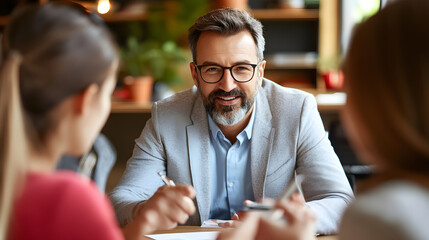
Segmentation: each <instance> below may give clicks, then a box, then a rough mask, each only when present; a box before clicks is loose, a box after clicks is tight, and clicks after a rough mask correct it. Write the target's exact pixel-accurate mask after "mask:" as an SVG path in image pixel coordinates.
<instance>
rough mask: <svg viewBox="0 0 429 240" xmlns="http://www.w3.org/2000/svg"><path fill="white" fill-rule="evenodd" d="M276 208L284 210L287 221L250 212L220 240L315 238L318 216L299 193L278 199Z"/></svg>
mask: <svg viewBox="0 0 429 240" xmlns="http://www.w3.org/2000/svg"><path fill="white" fill-rule="evenodd" d="M275 208H277V209H280V210H282V211H283V217H284V218H285V219H286V222H283V221H276V222H274V221H272V220H269V219H266V218H264V217H262V215H260V214H258V213H257V212H252V211H250V212H248V213H247V216H245V217H243V218H242V221H240V222H238V223H236V228H235V229H230V230H224V231H222V232H221V233H220V234H219V236H218V238H217V239H218V240H224V239H229V240H235V239H236V240H239V239H257V240H259V239H270V240H277V239H278V240H285V239H289V240H309V239H314V235H315V225H316V217H315V216H314V214H313V213H312V212H311V210H310V208H308V207H307V206H306V205H305V202H304V199H303V198H302V196H301V195H299V194H294V195H293V196H291V198H290V199H288V200H284V201H278V202H276V203H275Z"/></svg>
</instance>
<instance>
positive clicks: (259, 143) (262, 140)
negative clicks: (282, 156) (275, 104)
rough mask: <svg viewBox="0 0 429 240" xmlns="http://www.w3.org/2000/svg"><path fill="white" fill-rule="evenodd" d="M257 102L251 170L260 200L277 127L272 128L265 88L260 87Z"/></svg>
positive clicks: (255, 189)
mask: <svg viewBox="0 0 429 240" xmlns="http://www.w3.org/2000/svg"><path fill="white" fill-rule="evenodd" d="M255 104H256V113H255V123H254V125H253V135H252V140H251V145H250V148H251V152H250V154H251V155H250V170H251V173H252V187H253V193H254V195H255V200H257V201H258V200H261V199H262V198H263V196H264V183H265V178H266V171H267V165H268V161H269V158H270V153H271V148H272V146H273V137H274V134H275V129H274V128H271V118H272V115H271V111H270V107H269V104H268V100H267V97H266V96H265V93H264V92H263V88H259V91H258V95H257V99H256V103H255Z"/></svg>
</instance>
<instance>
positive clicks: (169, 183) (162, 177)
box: [158, 172, 176, 186]
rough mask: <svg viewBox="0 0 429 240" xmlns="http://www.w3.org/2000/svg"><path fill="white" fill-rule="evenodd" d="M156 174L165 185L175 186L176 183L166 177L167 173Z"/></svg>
mask: <svg viewBox="0 0 429 240" xmlns="http://www.w3.org/2000/svg"><path fill="white" fill-rule="evenodd" d="M158 175H159V176H160V177H161V179H162V181H163V182H164V183H165V185H167V186H176V184H175V183H174V182H173V180H171V179H170V178H169V177H167V175H165V174H164V173H162V172H158Z"/></svg>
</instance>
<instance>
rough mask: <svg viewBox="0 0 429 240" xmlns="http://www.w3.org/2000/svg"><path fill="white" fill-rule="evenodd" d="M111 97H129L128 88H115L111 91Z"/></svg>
mask: <svg viewBox="0 0 429 240" xmlns="http://www.w3.org/2000/svg"><path fill="white" fill-rule="evenodd" d="M113 98H117V99H131V93H130V90H129V89H126V88H121V89H116V90H115V91H114V92H113Z"/></svg>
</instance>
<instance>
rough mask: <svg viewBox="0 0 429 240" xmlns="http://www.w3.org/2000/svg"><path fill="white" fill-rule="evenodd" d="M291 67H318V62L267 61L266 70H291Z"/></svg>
mask: <svg viewBox="0 0 429 240" xmlns="http://www.w3.org/2000/svg"><path fill="white" fill-rule="evenodd" d="M289 69H317V64H316V63H293V64H292V63H291V64H282V65H278V64H273V63H271V62H267V65H266V67H265V71H267V70H289Z"/></svg>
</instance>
